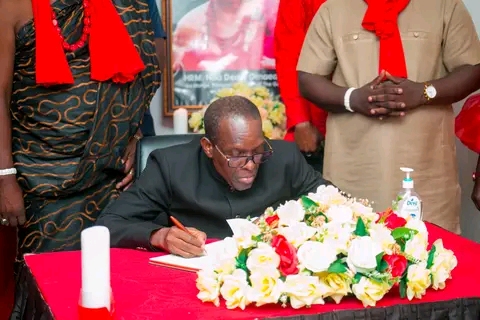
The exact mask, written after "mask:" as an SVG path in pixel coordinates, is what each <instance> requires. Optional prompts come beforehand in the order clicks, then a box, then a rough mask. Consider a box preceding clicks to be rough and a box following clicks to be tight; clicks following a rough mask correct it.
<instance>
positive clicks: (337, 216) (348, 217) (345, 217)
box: [325, 204, 353, 224]
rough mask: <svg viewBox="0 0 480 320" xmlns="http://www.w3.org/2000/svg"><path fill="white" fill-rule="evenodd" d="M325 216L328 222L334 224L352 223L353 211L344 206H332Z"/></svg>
mask: <svg viewBox="0 0 480 320" xmlns="http://www.w3.org/2000/svg"><path fill="white" fill-rule="evenodd" d="M325 215H326V216H327V218H328V221H333V222H336V223H342V224H343V223H353V211H352V209H351V208H350V207H348V206H346V205H343V204H342V205H333V206H331V207H330V208H329V209H328V210H327V212H325Z"/></svg>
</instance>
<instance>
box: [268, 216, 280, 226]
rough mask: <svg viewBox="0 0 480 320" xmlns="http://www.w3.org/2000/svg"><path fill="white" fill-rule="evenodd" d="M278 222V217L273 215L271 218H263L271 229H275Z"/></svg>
mask: <svg viewBox="0 0 480 320" xmlns="http://www.w3.org/2000/svg"><path fill="white" fill-rule="evenodd" d="M278 220H280V218H279V217H278V215H273V216H270V217H267V218H265V222H266V223H267V224H268V225H269V226H270V227H272V228H276V227H277V225H278Z"/></svg>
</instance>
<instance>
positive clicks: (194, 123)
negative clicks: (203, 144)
mask: <svg viewBox="0 0 480 320" xmlns="http://www.w3.org/2000/svg"><path fill="white" fill-rule="evenodd" d="M188 125H189V127H190V128H192V130H193V132H198V130H199V129H200V128H201V127H203V114H202V112H200V111H195V112H193V113H192V114H191V115H190V119H188Z"/></svg>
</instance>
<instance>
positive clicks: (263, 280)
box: [250, 270, 283, 307]
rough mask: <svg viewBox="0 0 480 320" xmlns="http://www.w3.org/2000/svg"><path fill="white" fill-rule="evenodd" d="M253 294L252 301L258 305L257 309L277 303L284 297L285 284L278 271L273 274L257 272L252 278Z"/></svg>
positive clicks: (273, 271) (272, 272)
mask: <svg viewBox="0 0 480 320" xmlns="http://www.w3.org/2000/svg"><path fill="white" fill-rule="evenodd" d="M250 282H251V284H252V292H251V295H252V296H251V298H250V300H252V301H255V302H256V303H257V307H260V306H263V305H264V304H268V303H277V302H278V300H279V299H280V296H281V295H282V289H283V282H282V280H280V273H279V272H278V270H272V271H271V272H268V273H266V272H257V273H252V275H251V276H250Z"/></svg>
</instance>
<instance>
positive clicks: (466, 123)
mask: <svg viewBox="0 0 480 320" xmlns="http://www.w3.org/2000/svg"><path fill="white" fill-rule="evenodd" d="M455 134H456V135H457V137H458V139H459V140H460V141H461V142H462V143H463V144H464V145H465V146H466V147H467V148H469V149H470V150H472V151H474V152H476V153H480V94H476V95H473V96H471V97H470V98H468V99H467V101H465V104H464V105H463V108H462V110H461V111H460V113H459V114H458V115H457V117H456V118H455Z"/></svg>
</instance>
